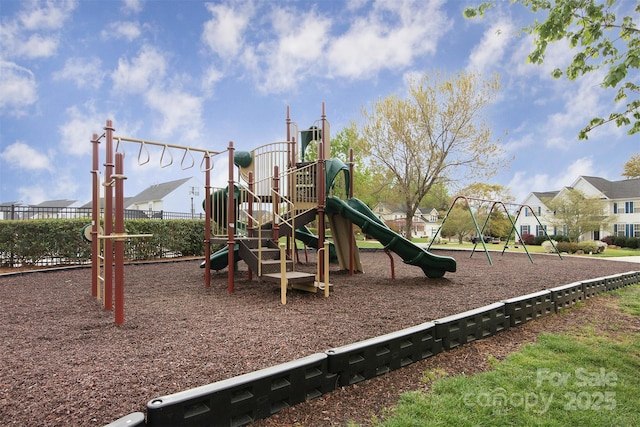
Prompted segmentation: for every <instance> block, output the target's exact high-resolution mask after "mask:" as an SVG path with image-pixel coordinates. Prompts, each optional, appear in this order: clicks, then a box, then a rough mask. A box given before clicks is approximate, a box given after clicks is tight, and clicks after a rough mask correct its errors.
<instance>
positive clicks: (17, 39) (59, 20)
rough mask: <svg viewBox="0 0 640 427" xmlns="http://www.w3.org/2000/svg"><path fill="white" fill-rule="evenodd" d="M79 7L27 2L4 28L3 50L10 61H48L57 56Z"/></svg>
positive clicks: (0, 39)
mask: <svg viewBox="0 0 640 427" xmlns="http://www.w3.org/2000/svg"><path fill="white" fill-rule="evenodd" d="M75 7H76V2H75V1H46V2H42V1H40V2H35V1H34V2H24V3H23V8H22V10H21V12H20V13H19V14H18V16H17V17H16V18H14V19H13V20H8V21H4V22H2V24H1V25H0V48H1V49H2V53H3V56H4V58H5V59H7V58H30V59H34V58H47V57H51V56H53V55H54V54H55V53H56V52H57V50H58V46H59V43H60V40H59V38H60V37H59V31H60V30H61V29H62V28H64V26H65V24H66V23H67V21H68V20H69V19H70V18H71V14H72V12H73V10H74V9H75Z"/></svg>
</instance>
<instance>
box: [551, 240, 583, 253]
mask: <svg viewBox="0 0 640 427" xmlns="http://www.w3.org/2000/svg"><path fill="white" fill-rule="evenodd" d="M556 247H557V248H558V251H559V252H566V253H569V254H573V253H576V252H578V251H579V250H580V245H578V244H577V243H574V242H558V244H557V245H556Z"/></svg>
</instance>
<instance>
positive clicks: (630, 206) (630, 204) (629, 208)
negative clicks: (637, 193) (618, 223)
mask: <svg viewBox="0 0 640 427" xmlns="http://www.w3.org/2000/svg"><path fill="white" fill-rule="evenodd" d="M624 213H633V202H624Z"/></svg>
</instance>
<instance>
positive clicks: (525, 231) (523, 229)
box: [520, 225, 531, 236]
mask: <svg viewBox="0 0 640 427" xmlns="http://www.w3.org/2000/svg"><path fill="white" fill-rule="evenodd" d="M523 234H531V228H530V226H529V225H521V226H520V235H521V236H522V235H523Z"/></svg>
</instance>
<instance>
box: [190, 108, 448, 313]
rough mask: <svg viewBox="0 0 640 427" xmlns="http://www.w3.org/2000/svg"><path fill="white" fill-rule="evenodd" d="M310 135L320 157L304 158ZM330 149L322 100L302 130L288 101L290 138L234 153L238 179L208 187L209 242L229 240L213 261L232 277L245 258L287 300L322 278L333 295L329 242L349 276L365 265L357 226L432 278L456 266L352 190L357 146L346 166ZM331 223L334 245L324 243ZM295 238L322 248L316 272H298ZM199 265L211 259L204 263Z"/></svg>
mask: <svg viewBox="0 0 640 427" xmlns="http://www.w3.org/2000/svg"><path fill="white" fill-rule="evenodd" d="M298 134H300V138H299V140H300V147H298V143H297V139H296V138H297V135H298ZM311 142H315V143H317V157H316V158H317V160H315V161H305V158H306V157H307V155H306V154H307V152H308V150H309V149H310V143H311ZM329 153H330V138H329V122H328V121H327V119H326V114H325V107H324V104H323V105H322V116H321V119H320V120H318V121H316V122H315V123H314V124H313V125H312V126H311V127H310V128H309V129H307V130H303V131H301V132H298V128H297V125H296V124H295V123H294V122H292V121H291V118H290V115H289V109H288V108H287V118H286V141H285V142H275V143H271V144H267V145H263V146H260V147H258V148H256V149H254V150H252V151H250V152H244V151H242V152H240V151H239V152H236V153H235V154H234V165H235V166H236V167H237V168H238V173H237V176H238V178H237V181H234V182H231V180H230V181H229V185H228V186H227V187H226V188H218V189H214V190H213V192H212V193H207V194H211V195H210V196H209V203H206V200H205V205H207V204H208V205H209V207H210V211H211V213H212V216H211V218H212V220H213V221H214V224H215V225H214V227H213V237H212V243H223V244H224V243H226V244H227V247H225V248H223V249H221V250H219V251H218V252H216V253H214V254H213V255H211V258H210V259H209V261H210V264H209V267H210V268H213V269H215V270H221V269H223V268H225V267H227V266H229V269H228V271H229V277H232V275H233V270H235V269H234V268H232V267H231V266H232V265H233V264H235V263H237V262H239V261H240V260H243V261H244V262H245V263H246V264H247V266H248V268H249V279H250V280H251V279H252V277H253V275H254V274H255V275H256V276H257V277H258V279H259V280H260V281H267V282H275V283H280V284H281V286H282V302H283V303H285V302H286V289H285V287H286V288H297V289H302V290H308V291H312V292H315V291H316V290H317V288H318V287H322V284H321V283H320V282H321V281H322V279H323V278H324V280H325V286H324V291H325V295H328V287H327V286H326V284H327V283H328V281H327V277H326V276H327V275H328V269H327V265H326V264H327V262H328V258H329V252H330V249H333V251H331V253H332V255H334V257H335V258H336V259H337V261H338V263H339V266H340V269H341V270H348V271H349V274H350V275H353V274H354V273H357V272H362V264H361V262H360V256H359V252H358V247H357V245H356V242H355V235H354V225H356V226H358V227H360V228H361V229H362V231H363V233H366V234H368V235H371V236H373V237H374V238H375V239H377V240H378V241H380V242H381V243H382V244H383V245H384V248H385V249H386V250H390V251H393V252H395V253H396V254H398V255H399V256H400V257H401V258H402V259H403V260H404V262H405V263H407V264H410V265H415V266H417V267H420V268H421V269H422V270H423V272H424V274H425V275H426V276H427V277H429V278H438V277H442V276H443V275H444V274H445V273H446V272H447V271H449V272H455V271H456V262H455V260H454V259H453V258H450V257H441V256H436V255H433V254H431V253H430V252H427V251H426V250H424V249H423V248H421V247H419V246H417V245H415V244H414V243H412V242H411V241H409V240H407V239H405V238H404V237H402V236H401V235H399V234H397V233H395V232H394V231H392V230H391V229H390V228H389V227H388V226H387V225H386V224H385V223H384V222H383V221H382V220H380V219H379V218H378V217H377V216H376V215H375V214H374V213H373V212H372V211H371V210H370V209H369V207H367V205H366V204H364V203H363V202H362V201H361V200H359V199H357V198H356V197H354V188H353V150H350V153H349V164H348V165H347V164H345V163H344V162H343V161H341V160H340V159H337V158H333V159H329V158H328V157H329ZM234 175H235V174H234ZM230 176H231V174H230ZM340 179H343V183H344V185H343V186H342V187H340V188H344V191H345V194H344V196H345V198H344V199H343V198H341V197H340V195H339V194H338V192H339V190H338V188H339V186H338V185H336V183H337V182H338V180H340ZM230 189H233V190H230ZM326 220H328V224H327V223H326ZM312 221H317V230H318V232H317V233H318V234H317V236H315V235H313V234H311V233H310V232H309V229H308V228H307V227H306V226H307V224H309V223H310V222H312ZM327 225H328V227H327ZM327 228H328V229H329V230H330V235H331V243H330V244H327V240H328V236H327V235H326V232H325V230H326V229H327ZM281 239H283V240H284V242H283V243H282V244H280V243H279V242H280V241H281ZM296 240H298V241H301V242H303V243H304V244H305V245H306V246H309V247H313V248H316V249H317V250H318V251H319V252H324V254H323V255H324V256H319V257H318V273H317V274H315V275H313V274H309V273H302V272H297V271H295V268H296V263H295V257H296V255H297V250H296V244H295V242H296ZM202 267H205V268H206V267H207V266H206V265H205V264H204V263H203V264H202ZM229 291H230V292H233V280H232V279H229Z"/></svg>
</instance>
